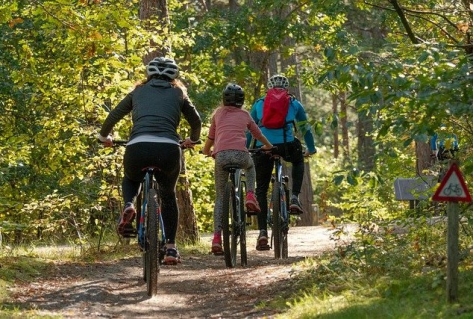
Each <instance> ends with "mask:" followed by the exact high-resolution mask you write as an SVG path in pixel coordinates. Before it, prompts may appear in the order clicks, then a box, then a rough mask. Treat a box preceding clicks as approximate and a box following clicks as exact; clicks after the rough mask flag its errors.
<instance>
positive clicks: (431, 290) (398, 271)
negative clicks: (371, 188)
mask: <svg viewBox="0 0 474 319" xmlns="http://www.w3.org/2000/svg"><path fill="white" fill-rule="evenodd" d="M421 220H424V219H421ZM421 220H416V221H413V222H412V224H411V225H404V226H403V228H397V227H395V225H393V224H392V227H389V226H386V227H385V228H384V229H381V228H377V227H372V228H371V229H367V228H364V227H362V228H361V229H360V231H359V232H358V233H357V234H356V238H357V240H354V241H352V242H350V243H342V245H339V248H338V249H336V250H335V251H334V252H333V253H328V254H325V255H323V256H321V257H317V258H311V259H307V260H305V261H304V262H302V263H301V264H300V265H299V267H300V268H302V269H304V271H302V272H300V274H299V276H298V277H297V280H296V284H295V287H296V288H295V291H296V292H295V293H293V294H292V295H291V298H289V299H288V298H284V299H279V300H275V301H274V302H273V304H272V306H273V307H279V308H281V310H282V311H284V314H282V315H281V316H280V318H302V319H305V318H328V319H329V318H330V319H336V318H344V319H346V318H357V319H359V318H427V319H428V318H430V319H431V318H472V314H473V310H472V302H473V298H472V296H473V285H472V282H473V272H472V235H471V234H470V233H469V232H467V233H461V234H460V253H459V255H460V261H459V265H458V276H459V277H458V291H457V300H456V301H455V302H448V301H447V293H446V240H445V238H446V233H445V232H446V224H445V223H437V224H435V225H429V224H427V223H426V220H424V221H425V222H424V223H422V222H421ZM339 231H340V230H339ZM335 232H336V233H337V230H335Z"/></svg>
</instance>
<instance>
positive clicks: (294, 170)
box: [253, 138, 304, 229]
mask: <svg viewBox="0 0 474 319" xmlns="http://www.w3.org/2000/svg"><path fill="white" fill-rule="evenodd" d="M274 146H276V147H278V152H277V153H278V154H279V155H281V158H283V160H285V161H286V162H290V163H291V164H292V167H291V177H292V180H293V184H292V187H291V193H292V194H293V195H296V196H298V194H299V193H300V192H301V185H303V177H304V157H303V148H302V146H301V142H300V141H299V140H298V139H296V138H295V140H294V141H292V142H288V143H286V145H285V144H274ZM253 160H254V163H255V171H256V180H257V187H256V189H255V194H256V195H257V201H258V205H259V206H260V209H261V213H259V214H258V215H257V222H258V228H259V229H267V211H268V199H267V193H268V188H269V186H270V179H271V177H272V171H273V167H274V163H273V159H271V157H270V155H268V154H261V153H257V154H255V155H254V156H253Z"/></svg>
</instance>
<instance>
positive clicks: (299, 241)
mask: <svg viewBox="0 0 474 319" xmlns="http://www.w3.org/2000/svg"><path fill="white" fill-rule="evenodd" d="M332 232H333V231H332V230H331V229H328V228H326V227H323V226H314V227H293V228H291V229H290V233H289V245H288V246H289V250H290V251H289V258H288V259H286V260H275V259H273V251H272V250H270V251H266V252H259V251H256V250H255V247H254V244H255V241H256V236H257V233H256V232H255V231H250V232H249V233H248V240H247V242H248V248H247V250H248V259H249V260H248V267H247V268H241V267H237V268H235V269H226V268H225V263H224V259H223V257H220V256H219V257H218V256H213V255H202V254H187V255H184V256H182V261H183V262H182V263H181V264H178V265H177V266H162V267H161V270H160V274H159V277H158V295H157V296H156V297H153V298H149V297H148V296H147V295H146V286H145V284H144V283H143V280H142V279H141V278H142V269H141V257H134V258H128V259H123V260H117V261H114V262H106V263H94V264H71V263H68V264H64V265H58V266H57V269H56V271H55V272H54V273H53V274H52V275H51V276H48V278H41V279H39V280H37V281H35V282H34V283H30V284H18V285H16V286H15V287H12V288H11V290H12V291H11V292H12V300H11V302H12V303H15V304H16V305H18V307H19V308H20V309H31V308H35V309H37V310H39V311H40V313H41V314H45V315H59V316H63V317H64V318H263V317H265V318H272V317H273V315H275V313H274V312H273V311H272V310H269V309H265V308H261V307H256V306H257V305H259V304H261V303H262V302H265V301H267V300H270V299H271V298H272V295H273V294H274V292H275V291H277V290H281V289H286V288H287V287H288V285H289V284H290V281H289V280H288V279H289V278H290V277H291V276H292V275H294V271H295V270H294V269H293V267H292V264H293V263H295V262H297V261H300V260H303V259H304V258H305V257H309V256H315V255H318V254H320V253H321V252H323V251H327V250H331V249H334V244H335V243H334V241H332V240H331V239H330V237H331V234H332ZM202 240H204V241H205V242H209V241H210V240H209V238H207V237H206V238H203V239H202Z"/></svg>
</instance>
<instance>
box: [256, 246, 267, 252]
mask: <svg viewBox="0 0 474 319" xmlns="http://www.w3.org/2000/svg"><path fill="white" fill-rule="evenodd" d="M256 249H257V250H258V251H264V250H270V245H259V246H257V248H256Z"/></svg>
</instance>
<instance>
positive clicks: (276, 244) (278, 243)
mask: <svg viewBox="0 0 474 319" xmlns="http://www.w3.org/2000/svg"><path fill="white" fill-rule="evenodd" d="M272 203H273V211H272V236H273V252H274V255H275V258H276V259H279V258H281V253H282V240H283V239H282V236H281V217H280V210H281V206H280V182H278V181H275V183H273V190H272Z"/></svg>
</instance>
